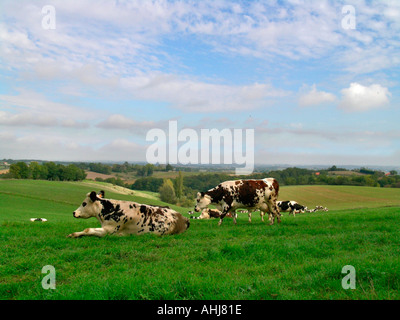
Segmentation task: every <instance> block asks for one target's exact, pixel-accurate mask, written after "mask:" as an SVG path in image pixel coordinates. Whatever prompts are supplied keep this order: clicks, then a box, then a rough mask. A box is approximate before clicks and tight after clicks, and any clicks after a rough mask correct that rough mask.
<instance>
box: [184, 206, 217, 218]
mask: <svg viewBox="0 0 400 320" xmlns="http://www.w3.org/2000/svg"><path fill="white" fill-rule="evenodd" d="M189 214H190V215H192V214H194V212H193V211H190V212H189ZM220 217H221V211H219V210H217V209H209V208H207V209H204V210H202V211H201V214H200V215H199V216H198V217H190V218H191V219H211V218H220Z"/></svg>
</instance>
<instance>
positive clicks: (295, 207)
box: [277, 201, 309, 216]
mask: <svg viewBox="0 0 400 320" xmlns="http://www.w3.org/2000/svg"><path fill="white" fill-rule="evenodd" d="M277 205H278V208H279V211H280V212H289V214H293V216H296V213H304V212H309V210H308V208H307V207H305V206H303V205H301V204H299V203H297V202H296V201H278V202H277Z"/></svg>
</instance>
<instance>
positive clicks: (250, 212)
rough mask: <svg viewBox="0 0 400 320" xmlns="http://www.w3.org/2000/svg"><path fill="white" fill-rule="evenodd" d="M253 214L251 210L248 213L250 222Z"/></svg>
mask: <svg viewBox="0 0 400 320" xmlns="http://www.w3.org/2000/svg"><path fill="white" fill-rule="evenodd" d="M251 214H252V212H251V211H249V213H248V214H247V215H248V216H249V222H250V223H251Z"/></svg>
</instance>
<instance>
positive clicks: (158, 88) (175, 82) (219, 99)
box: [121, 74, 287, 112]
mask: <svg viewBox="0 0 400 320" xmlns="http://www.w3.org/2000/svg"><path fill="white" fill-rule="evenodd" d="M121 85H122V87H123V88H124V89H125V90H126V91H127V92H130V93H131V94H132V95H133V96H134V97H135V98H136V99H148V100H155V101H162V102H168V103H169V104H170V106H171V107H174V108H178V109H181V110H183V111H186V112H220V111H230V112H231V111H243V110H249V109H256V108H259V107H261V106H265V105H267V104H268V100H269V99H272V98H276V97H282V96H285V95H287V92H285V91H284V90H281V89H277V88H274V87H273V86H272V85H270V84H265V83H253V84H250V85H242V86H239V85H225V84H214V83H207V82H202V81H195V80H190V79H182V78H179V77H177V76H173V75H166V74H157V75H153V76H143V77H132V78H125V79H121Z"/></svg>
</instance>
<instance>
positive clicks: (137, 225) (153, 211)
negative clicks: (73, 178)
mask: <svg viewBox="0 0 400 320" xmlns="http://www.w3.org/2000/svg"><path fill="white" fill-rule="evenodd" d="M73 215H74V217H75V218H83V219H87V218H91V217H96V218H97V220H99V222H100V223H101V228H88V229H85V230H84V231H81V232H74V233H72V234H70V235H68V237H70V238H78V237H82V236H97V237H103V236H105V235H106V234H117V235H128V234H142V233H148V232H152V233H156V234H158V235H165V234H177V233H181V232H184V231H185V230H186V229H188V228H189V225H190V223H189V219H188V218H185V217H183V216H182V215H181V214H180V213H179V212H176V211H174V210H172V209H169V208H168V207H158V206H152V205H145V204H139V203H136V202H131V201H121V200H112V199H104V191H101V192H100V193H99V194H96V192H94V191H92V192H90V193H88V194H87V196H86V199H85V200H84V201H83V202H82V204H81V206H80V207H79V208H78V209H76V210H75V211H74V212H73Z"/></svg>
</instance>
